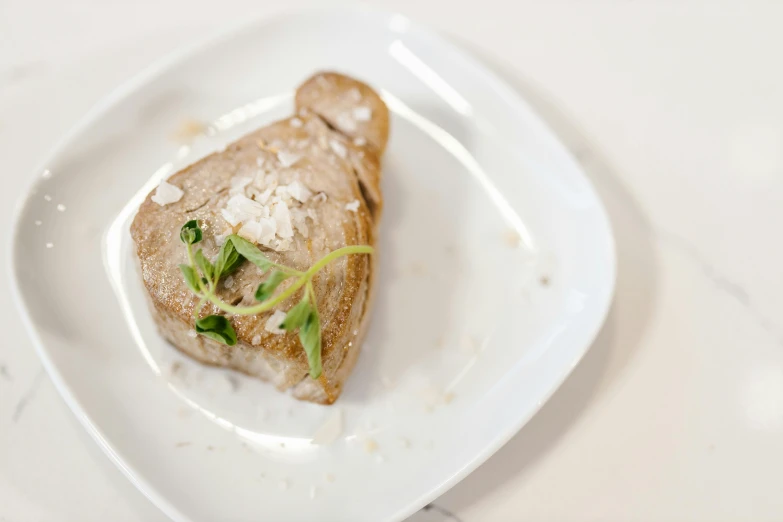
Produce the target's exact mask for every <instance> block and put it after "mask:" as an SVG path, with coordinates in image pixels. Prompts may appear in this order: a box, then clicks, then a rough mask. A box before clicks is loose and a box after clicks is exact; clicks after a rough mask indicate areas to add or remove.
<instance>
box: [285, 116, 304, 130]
mask: <svg viewBox="0 0 783 522" xmlns="http://www.w3.org/2000/svg"><path fill="white" fill-rule="evenodd" d="M288 123H290V124H291V127H294V128H295V129H298V128H299V127H301V126H302V120H300V119H299V118H291V120H290V121H289V122H288Z"/></svg>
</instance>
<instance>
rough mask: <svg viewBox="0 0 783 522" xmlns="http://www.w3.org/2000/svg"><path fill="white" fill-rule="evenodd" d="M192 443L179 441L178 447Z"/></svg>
mask: <svg viewBox="0 0 783 522" xmlns="http://www.w3.org/2000/svg"><path fill="white" fill-rule="evenodd" d="M191 444H192V443H191V442H177V447H178V448H184V447H185V446H190V445H191Z"/></svg>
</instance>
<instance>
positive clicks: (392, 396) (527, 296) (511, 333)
mask: <svg viewBox="0 0 783 522" xmlns="http://www.w3.org/2000/svg"><path fill="white" fill-rule="evenodd" d="M356 42H361V45H357V43H356ZM280 49H285V50H286V51H285V53H284V54H285V57H284V59H282V58H281V53H280V51H279V50H280ZM324 68H332V69H338V70H340V71H343V72H346V73H348V74H352V75H355V76H356V77H358V78H360V79H362V80H364V81H366V82H368V83H369V84H370V85H372V86H373V87H375V88H377V89H379V90H381V91H382V93H383V96H384V99H385V100H386V101H387V103H388V105H389V108H390V109H391V111H392V113H393V119H392V135H391V141H390V144H389V148H388V151H387V153H386V156H385V165H384V180H383V189H384V197H385V201H386V206H385V210H384V215H383V220H382V224H381V232H380V233H381V237H380V245H379V247H380V248H379V254H378V255H379V256H380V266H381V268H380V275H379V280H378V285H379V287H378V299H377V303H376V308H375V310H374V313H373V318H372V323H371V326H370V331H369V334H368V339H367V341H366V343H365V346H364V348H363V350H362V354H361V356H360V359H359V363H358V365H357V367H356V369H355V370H354V372H353V375H352V376H351V377H350V379H349V380H348V384H347V387H346V389H345V392H344V393H343V396H342V397H341V399H340V400H339V401H338V403H337V404H336V405H335V406H333V407H322V406H317V405H313V404H308V403H301V402H297V401H295V400H293V399H291V398H290V397H288V396H287V395H283V394H279V393H277V392H276V391H274V390H273V389H272V388H271V387H270V386H269V385H266V384H264V383H261V382H258V381H255V380H253V379H250V378H247V377H245V376H242V375H239V374H235V373H231V372H226V371H223V370H219V369H212V368H205V367H203V366H200V365H198V364H196V363H194V362H193V361H191V360H189V359H187V358H185V357H184V356H181V355H180V354H179V353H178V352H176V350H174V349H173V348H172V347H171V346H168V345H167V344H166V343H165V342H163V341H162V339H161V338H160V337H158V335H157V334H156V332H155V329H154V327H153V324H152V320H151V318H150V316H149V314H148V311H147V307H146V303H145V297H144V290H143V287H142V285H141V283H140V280H139V276H138V273H137V270H136V267H135V260H134V255H133V245H132V244H131V241H130V237H129V233H128V225H129V222H130V219H131V218H132V216H133V213H134V212H135V209H136V207H137V205H138V203H139V201H140V198H141V197H143V195H145V194H146V193H147V192H148V191H149V190H151V189H152V188H153V187H154V186H155V185H156V184H157V183H158V182H159V181H160V180H161V179H163V178H165V177H166V176H168V175H169V174H171V173H173V172H175V171H177V170H178V169H180V168H181V167H184V166H186V165H188V164H190V163H192V162H193V161H195V160H196V159H198V158H200V157H202V156H204V155H205V154H207V153H209V152H211V151H214V150H218V149H220V148H221V147H222V146H224V145H225V144H227V143H229V142H230V141H232V140H233V139H235V138H237V137H238V136H241V135H242V134H243V133H245V132H247V131H248V130H250V129H253V128H256V127H258V126H261V125H263V124H265V123H267V122H269V121H272V120H274V119H276V118H279V117H282V116H285V115H287V114H289V113H290V111H291V107H292V100H291V92H292V90H293V88H294V87H295V86H296V85H297V84H298V83H299V82H301V81H302V80H303V79H304V78H305V77H307V76H308V75H310V74H311V73H312V72H314V71H316V70H319V69H324ZM193 122H197V123H193ZM44 174H45V175H44ZM38 175H39V176H40V177H39V179H38V180H37V181H36V183H35V184H34V186H33V187H32V188H31V190H30V194H29V196H28V198H27V200H26V201H25V202H24V205H23V207H22V209H21V210H20V212H19V214H18V218H17V222H16V234H15V237H14V243H13V253H12V257H13V277H14V284H13V288H14V291H15V292H16V296H17V298H18V299H19V301H20V303H21V305H22V307H23V308H24V310H25V311H26V316H25V320H26V323H27V327H28V328H29V330H30V332H31V335H32V336H33V338H34V340H35V342H36V345H37V348H38V350H39V352H40V355H41V357H42V359H43V360H44V363H45V366H46V368H47V370H48V371H49V373H50V375H51V376H52V379H53V380H54V382H55V384H56V385H57V387H58V389H59V390H60V392H61V393H62V395H63V396H64V398H65V400H66V402H67V403H68V405H69V406H70V407H71V408H72V409H73V410H74V412H75V413H76V415H77V416H78V418H79V419H80V421H81V422H82V423H83V424H84V425H85V427H86V428H87V429H88V431H89V432H90V433H91V434H92V435H93V437H94V438H95V439H96V441H97V442H98V443H99V444H100V445H101V447H102V448H103V449H104V450H105V451H106V452H107V454H108V455H109V456H110V457H111V458H112V459H113V460H114V462H115V463H116V464H117V465H118V466H119V467H120V468H121V469H122V471H123V472H124V473H125V474H126V475H127V476H128V477H129V478H130V479H131V480H132V481H133V482H134V484H136V486H138V487H139V488H140V489H141V490H142V491H143V492H144V494H146V495H147V496H148V497H149V498H150V499H151V500H152V501H153V502H155V503H156V504H157V505H158V506H159V507H160V508H161V509H163V510H164V511H165V512H166V513H167V514H168V515H169V516H170V517H171V518H173V519H175V520H194V521H195V520H204V521H211V520H258V519H259V517H263V518H264V519H266V520H281V521H282V520H297V521H309V520H313V521H314V520H318V521H322V522H323V521H325V522H329V521H340V522H351V521H357V522H358V521H362V522H364V521H366V520H377V521H396V520H402V519H404V518H405V517H406V516H408V515H410V514H411V513H413V512H414V511H415V510H416V509H418V508H420V507H422V506H423V505H424V504H426V503H427V502H428V501H430V500H432V499H433V498H435V497H436V496H437V495H438V494H440V493H442V492H443V491H445V490H446V489H447V488H449V487H450V486H452V485H453V484H455V483H456V482H457V481H458V480H459V479H460V478H462V477H464V476H465V475H466V474H467V473H469V472H470V471H471V470H472V469H474V468H475V467H476V466H478V465H479V464H480V463H481V462H483V461H484V460H486V459H487V458H488V457H489V456H490V455H491V454H492V453H493V452H494V451H496V450H497V449H498V448H499V447H500V446H501V445H502V444H503V443H505V442H506V441H507V440H508V439H509V438H510V437H511V436H512V435H513V434H514V433H515V432H516V431H517V430H518V429H519V428H520V427H521V426H522V425H523V424H524V423H525V422H526V421H527V420H528V419H529V418H530V417H531V416H532V415H533V414H534V413H535V411H536V410H537V409H538V408H539V407H540V406H541V404H543V402H544V401H545V400H546V399H547V398H548V397H549V396H550V395H551V394H552V392H553V391H554V390H555V389H556V388H557V386H558V385H559V384H560V383H561V382H562V381H563V380H564V379H565V378H566V376H567V375H568V374H569V372H570V371H571V370H572V368H573V367H574V366H575V365H576V363H577V362H578V361H579V359H580V358H581V357H582V355H583V354H584V352H585V351H586V350H587V349H588V347H589V345H590V343H591V342H592V340H593V338H594V337H595V335H596V333H597V332H598V329H599V328H600V326H601V324H602V322H603V320H604V317H605V315H606V312H607V309H608V307H609V304H610V301H611V296H612V292H613V288H614V275H615V273H614V272H615V258H614V245H613V240H612V235H611V230H610V227H609V223H608V221H607V218H606V215H605V213H604V210H603V208H602V206H601V203H600V202H599V200H598V199H597V197H596V195H595V193H594V191H593V190H592V188H591V186H590V184H589V183H588V181H587V180H586V178H585V177H584V175H583V173H582V172H581V170H580V169H579V168H578V166H577V165H576V164H575V162H574V161H573V160H572V158H571V157H570V156H569V155H568V154H567V152H566V151H565V149H564V148H563V146H562V145H561V144H560V143H559V142H558V141H557V140H556V138H555V137H554V136H553V135H552V134H551V133H550V131H549V130H548V129H547V128H546V127H545V126H544V125H543V124H542V123H541V122H540V120H539V119H538V118H537V117H536V116H535V115H534V114H533V113H532V112H531V110H530V109H529V107H528V106H527V105H526V104H525V103H524V101H522V100H521V99H520V98H519V97H518V95H517V94H516V93H515V92H513V91H512V90H511V89H509V88H508V87H507V86H506V85H505V84H503V83H502V82H500V81H499V80H498V79H497V78H496V77H495V76H494V75H493V74H491V73H490V72H488V71H487V70H486V69H485V68H484V67H483V66H481V65H479V64H477V63H475V62H474V61H473V60H472V59H470V58H468V57H466V56H465V55H463V54H462V53H461V51H459V50H458V49H456V48H455V47H453V46H452V45H451V44H449V43H447V42H445V41H443V40H442V39H441V38H440V37H438V36H436V35H433V34H432V33H430V32H427V31H426V30H423V29H421V28H418V27H416V26H414V25H412V24H411V23H410V22H409V21H408V20H406V19H405V18H404V17H402V16H399V15H387V14H380V13H375V12H369V11H358V10H332V11H320V12H312V13H306V14H296V15H288V16H285V17H281V18H276V19H273V20H269V21H263V22H256V23H253V24H250V25H245V26H243V27H242V28H240V29H236V30H233V31H230V32H228V33H225V34H224V35H222V36H221V37H220V38H218V39H216V40H212V41H209V42H207V43H204V44H201V45H199V46H197V47H195V48H193V49H190V50H188V51H185V52H182V53H179V54H178V55H176V56H174V57H171V58H169V59H167V60H166V61H164V62H162V63H161V64H159V65H158V66H156V67H154V68H153V69H152V70H150V71H147V72H146V73H144V74H142V75H141V76H139V77H138V78H136V79H135V80H133V81H132V82H130V83H129V84H128V85H127V86H125V87H124V88H123V89H121V90H120V91H119V92H118V93H116V94H115V95H113V96H112V97H110V98H109V99H108V100H106V101H105V102H104V103H102V104H101V105H100V106H99V107H97V108H96V109H94V110H93V111H92V112H91V113H90V114H89V115H88V116H87V118H86V119H85V120H84V121H83V122H82V123H81V124H80V125H79V126H78V127H77V128H76V129H74V130H73V131H72V132H71V133H70V134H69V135H68V136H67V137H66V138H65V140H64V141H63V142H62V144H61V145H60V146H59V147H57V149H56V150H55V151H54V152H53V153H52V155H51V156H50V157H49V159H48V160H47V161H46V162H45V164H44V165H43V166H42V168H41V171H40V172H38ZM58 205H62V207H59V208H60V209H62V210H58ZM38 221H40V222H42V223H41V224H40V225H37V224H36V222H38ZM337 412H339V415H340V416H341V420H340V424H342V428H343V429H342V432H341V434H340V435H339V437H337V440H335V441H334V442H333V443H332V444H329V445H318V444H313V441H312V438H313V434H314V433H315V432H316V431H317V430H318V428H319V427H320V426H322V425H323V424H324V423H325V422H328V421H329V420H330V419H332V418H333V416H335V415H338V413H337ZM412 470H415V471H416V472H415V473H411V471H412ZM370 479H371V481H372V485H371V486H368V480H370ZM348 498H350V499H351V501H350V502H346V499H348Z"/></svg>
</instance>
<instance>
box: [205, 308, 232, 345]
mask: <svg viewBox="0 0 783 522" xmlns="http://www.w3.org/2000/svg"><path fill="white" fill-rule="evenodd" d="M196 331H197V332H198V333H200V334H201V335H204V336H206V337H209V338H210V339H214V340H215V341H217V342H219V343H223V344H227V345H228V346H234V345H235V344H237V333H236V332H235V331H234V327H233V326H231V323H230V322H229V320H228V319H226V318H225V317H224V316H222V315H208V316H206V317H203V318H201V319H196Z"/></svg>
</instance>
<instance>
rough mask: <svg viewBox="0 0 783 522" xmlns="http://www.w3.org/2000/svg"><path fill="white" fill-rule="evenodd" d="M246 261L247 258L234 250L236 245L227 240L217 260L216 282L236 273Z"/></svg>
mask: <svg viewBox="0 0 783 522" xmlns="http://www.w3.org/2000/svg"><path fill="white" fill-rule="evenodd" d="M244 260H245V258H244V257H242V255H241V254H240V253H239V252H237V249H236V248H234V243H233V242H232V241H231V240H230V239H226V240H225V241H224V242H223V246H222V247H220V252H219V253H218V256H217V259H216V260H215V282H216V283H217V282H218V281H219V280H220V278H221V277H225V276H227V275H229V274H231V273H232V272H234V270H236V269H237V268H239V265H241V264H242V261H244Z"/></svg>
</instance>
